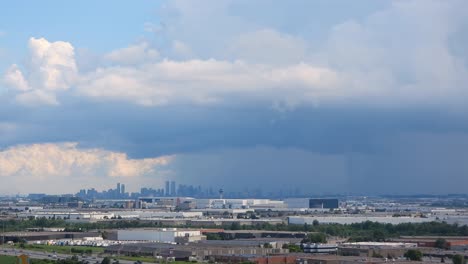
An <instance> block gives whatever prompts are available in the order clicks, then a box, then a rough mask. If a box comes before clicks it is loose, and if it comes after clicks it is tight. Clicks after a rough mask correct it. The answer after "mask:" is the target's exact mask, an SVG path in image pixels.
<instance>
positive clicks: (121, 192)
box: [120, 183, 125, 194]
mask: <svg viewBox="0 0 468 264" xmlns="http://www.w3.org/2000/svg"><path fill="white" fill-rule="evenodd" d="M120 194H125V184H123V183H122V185H120Z"/></svg>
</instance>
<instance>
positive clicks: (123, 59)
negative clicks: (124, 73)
mask: <svg viewBox="0 0 468 264" xmlns="http://www.w3.org/2000/svg"><path fill="white" fill-rule="evenodd" d="M158 57H159V52H158V51H157V50H155V49H152V48H151V47H150V46H149V44H148V43H147V42H142V43H138V44H134V45H130V46H128V47H126V48H122V49H117V50H114V51H111V52H110V53H108V54H106V55H105V56H104V58H105V59H106V60H108V61H111V62H113V63H115V64H119V65H137V64H141V63H145V62H151V61H155V60H156V59H158Z"/></svg>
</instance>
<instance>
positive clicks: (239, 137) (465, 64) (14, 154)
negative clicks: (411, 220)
mask: <svg viewBox="0 0 468 264" xmlns="http://www.w3.org/2000/svg"><path fill="white" fill-rule="evenodd" d="M25 6H26V7H27V8H25ZM467 25H468V2H467V1H463V0H450V1H438V0H427V1H426V0H405V1H374V0H363V1H359V2H357V3H356V2H350V1H345V0H334V1H328V0H327V1H324V0H317V1H307V0H293V1H288V2H279V1H273V0H258V1H247V0H238V1H231V0H221V1H219V0H213V1H208V0H207V1H202V2H192V1H157V2H147V1H143V2H138V3H134V2H124V1H117V2H115V1H100V2H99V3H95V2H93V1H79V2H66V3H65V2H64V3H58V2H57V1H51V0H46V1H40V2H32V3H31V2H26V1H22V0H21V1H13V2H9V3H4V4H3V5H2V9H1V10H0V181H1V182H2V184H1V185H0V194H1V195H15V194H18V193H20V194H26V193H51V194H58V193H73V192H74V191H76V190H77V189H79V188H85V189H87V188H90V187H95V188H99V189H108V188H111V187H112V186H113V184H114V183H115V182H122V183H125V184H126V188H127V191H128V192H132V191H137V190H135V189H134V188H137V186H163V185H164V183H165V181H166V180H168V179H170V180H173V181H176V182H183V183H185V184H187V185H193V186H219V187H223V188H224V189H225V190H226V192H228V191H229V192H241V191H243V190H246V189H249V190H250V189H252V190H253V189H260V190H261V191H262V192H264V193H275V192H279V191H280V190H295V189H296V188H300V189H301V191H302V192H304V193H314V194H317V195H325V194H340V193H342V194H350V195H351V194H369V195H378V194H419V193H427V194H447V193H466V190H465V187H464V186H466V185H467V184H468V177H467V175H468V160H467V157H468V123H467V122H466V121H467V120H468V109H467V107H466V99H467V98H468V88H467V87H468V50H467V48H466V47H467V46H468V45H467V44H468V39H467V37H466V36H468V26H467ZM4 183H6V184H4ZM219 187H217V188H219ZM172 188H173V187H172V186H169V188H168V189H169V190H172Z"/></svg>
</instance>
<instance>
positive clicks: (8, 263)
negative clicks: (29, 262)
mask: <svg viewBox="0 0 468 264" xmlns="http://www.w3.org/2000/svg"><path fill="white" fill-rule="evenodd" d="M0 263H2V264H16V257H12V256H2V255H0Z"/></svg>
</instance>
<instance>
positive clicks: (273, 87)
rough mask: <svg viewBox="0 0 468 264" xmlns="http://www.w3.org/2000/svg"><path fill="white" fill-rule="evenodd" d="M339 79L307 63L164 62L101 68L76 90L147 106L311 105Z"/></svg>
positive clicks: (211, 60)
mask: <svg viewBox="0 0 468 264" xmlns="http://www.w3.org/2000/svg"><path fill="white" fill-rule="evenodd" d="M335 81H336V75H335V73H334V72H332V71H330V70H328V69H324V68H317V67H313V66H310V65H307V64H297V65H293V66H288V67H278V68H276V67H271V66H268V65H256V64H248V63H245V62H242V61H235V62H229V61H219V60H214V59H210V60H189V61H183V62H178V61H171V60H164V61H161V62H158V63H154V64H145V65H143V66H141V67H139V68H128V67H127V68H125V67H109V68H103V69H98V70H97V71H96V72H94V73H92V74H89V75H86V76H84V77H83V79H82V81H81V82H80V83H79V84H78V85H77V92H78V93H79V94H80V95H83V96H87V97H92V98H93V99H95V100H98V101H103V100H104V101H105V100H120V101H128V102H134V103H137V104H140V105H145V106H153V105H165V104H173V103H180V102H185V103H195V104H212V103H216V102H222V101H224V100H225V99H226V97H229V96H232V95H234V96H239V97H251V98H256V99H259V100H266V101H270V100H282V99H284V98H286V99H289V100H293V101H308V100H312V99H314V98H315V97H316V96H319V95H333V93H335V91H334V90H333V88H332V86H333V84H334V82H335Z"/></svg>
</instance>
